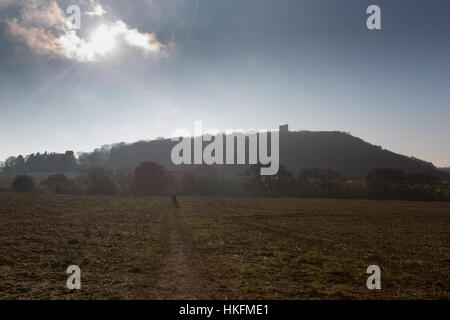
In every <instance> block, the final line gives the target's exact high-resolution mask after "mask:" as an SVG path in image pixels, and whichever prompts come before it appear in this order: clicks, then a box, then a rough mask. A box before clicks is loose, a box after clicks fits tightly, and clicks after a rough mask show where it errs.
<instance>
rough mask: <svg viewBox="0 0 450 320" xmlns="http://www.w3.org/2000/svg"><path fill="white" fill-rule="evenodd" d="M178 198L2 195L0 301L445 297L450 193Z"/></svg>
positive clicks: (449, 287)
mask: <svg viewBox="0 0 450 320" xmlns="http://www.w3.org/2000/svg"><path fill="white" fill-rule="evenodd" d="M179 202H180V206H181V207H180V208H173V207H172V205H171V202H170V199H169V198H164V197H155V198H153V197H102V196H79V195H76V196H75V195H67V196H62V195H49V194H15V193H0V299H382V298H384V299H417V298H419V299H423V298H425V299H449V298H450V276H449V266H450V248H449V246H450V203H448V202H447V203H445V202H442V203H438V202H435V203H429V202H407V201H368V200H328V199H258V198H252V199H244V198H242V199H241V198H213V197H211V198H196V197H180V198H179ZM70 265H78V266H79V267H80V269H81V289H80V290H69V289H68V288H67V286H66V281H67V278H68V277H69V275H68V274H67V273H66V269H67V267H68V266H70ZM370 265H378V266H379V267H380V268H381V290H369V289H367V287H366V280H367V278H368V277H369V276H370V275H369V274H367V273H366V269H367V267H368V266H370Z"/></svg>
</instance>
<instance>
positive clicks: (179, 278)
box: [155, 208, 209, 300]
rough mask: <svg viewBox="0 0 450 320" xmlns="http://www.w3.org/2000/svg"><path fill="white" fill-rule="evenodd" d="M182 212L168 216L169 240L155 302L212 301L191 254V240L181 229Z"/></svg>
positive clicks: (173, 212) (183, 227)
mask: <svg viewBox="0 0 450 320" xmlns="http://www.w3.org/2000/svg"><path fill="white" fill-rule="evenodd" d="M179 210H180V209H175V208H172V209H171V210H169V212H168V213H167V232H168V235H167V237H168V240H167V247H166V248H164V250H167V251H166V253H165V257H164V258H163V261H162V266H161V270H160V272H159V274H158V281H157V288H158V291H159V292H158V296H157V297H155V298H156V299H164V300H166V299H181V300H184V299H186V300H190V299H192V300H193V299H209V296H208V294H207V292H206V290H205V286H204V283H205V280H204V278H203V277H202V276H201V275H200V272H199V270H198V268H197V267H196V264H197V263H198V261H196V259H195V257H194V254H193V252H192V245H191V239H190V238H189V235H188V233H187V232H186V229H185V226H184V225H182V221H181V217H180V212H179Z"/></svg>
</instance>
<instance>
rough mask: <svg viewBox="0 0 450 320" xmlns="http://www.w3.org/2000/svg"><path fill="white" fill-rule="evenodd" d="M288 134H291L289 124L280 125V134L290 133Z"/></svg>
mask: <svg viewBox="0 0 450 320" xmlns="http://www.w3.org/2000/svg"><path fill="white" fill-rule="evenodd" d="M288 132H289V125H288V124H287V123H286V124H283V125H280V134H283V133H288Z"/></svg>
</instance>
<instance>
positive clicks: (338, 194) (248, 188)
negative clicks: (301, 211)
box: [11, 161, 450, 201]
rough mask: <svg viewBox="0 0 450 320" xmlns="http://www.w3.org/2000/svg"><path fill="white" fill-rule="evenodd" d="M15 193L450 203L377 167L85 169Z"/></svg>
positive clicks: (20, 180)
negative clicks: (237, 172)
mask: <svg viewBox="0 0 450 320" xmlns="http://www.w3.org/2000/svg"><path fill="white" fill-rule="evenodd" d="M11 190H12V191H16V192H33V191H40V192H49V193H56V194H93V195H138V196H165V195H170V194H179V195H195V196H213V195H218V196H248V197H251V196H257V197H302V198H358V199H381V200H422V201H450V185H449V184H447V183H445V182H443V181H441V180H440V179H439V178H437V177H434V176H429V175H425V174H406V173H404V172H403V171H401V170H399V169H375V170H373V171H371V172H370V173H369V174H368V176H367V178H366V179H365V180H349V179H347V178H346V177H345V176H344V175H343V174H342V173H341V172H340V171H338V170H335V169H301V170H300V171H299V172H298V173H297V175H294V174H293V173H292V172H290V171H289V170H287V169H286V167H284V166H280V170H279V172H278V174H276V175H273V176H261V175H260V166H259V165H253V166H250V167H249V169H248V170H247V172H246V173H245V175H244V176H235V177H229V176H220V175H218V174H217V171H216V169H215V167H214V166H206V165H204V166H191V167H189V168H187V169H183V170H178V171H169V170H167V169H166V168H165V167H164V166H162V165H159V164H157V163H155V162H150V161H145V162H142V163H141V164H139V165H138V166H137V167H136V168H135V169H134V170H127V169H118V170H115V171H113V170H110V169H107V168H105V167H91V168H85V169H83V170H82V172H81V173H80V174H77V175H76V176H74V177H69V176H67V175H65V174H64V173H58V174H53V175H50V176H49V177H47V178H46V179H45V180H43V181H41V182H40V183H39V184H38V183H36V182H35V181H34V179H33V177H32V176H31V175H26V174H22V175H18V176H17V177H16V178H15V179H14V181H13V183H12V185H11Z"/></svg>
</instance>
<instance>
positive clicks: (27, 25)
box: [0, 0, 168, 62]
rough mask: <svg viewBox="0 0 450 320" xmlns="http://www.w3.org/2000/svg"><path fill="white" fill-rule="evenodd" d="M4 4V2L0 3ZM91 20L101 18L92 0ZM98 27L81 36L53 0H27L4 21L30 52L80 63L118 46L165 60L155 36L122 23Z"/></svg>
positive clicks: (95, 3) (100, 8)
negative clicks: (16, 15) (16, 13)
mask: <svg viewBox="0 0 450 320" xmlns="http://www.w3.org/2000/svg"><path fill="white" fill-rule="evenodd" d="M0 1H1V2H0V4H5V5H6V3H7V2H6V1H5V0H0ZM90 4H91V5H90V7H91V11H87V12H86V14H87V15H88V16H90V17H92V18H95V17H99V16H103V15H104V14H105V13H106V11H105V10H104V9H103V7H102V6H101V4H99V3H97V2H95V1H91V2H90ZM103 21H104V19H102V22H101V23H99V24H97V25H96V27H95V28H94V29H93V32H92V33H91V34H90V35H89V36H86V37H81V36H80V35H79V34H78V33H79V32H78V31H77V30H75V26H74V25H73V24H72V23H71V22H70V21H69V19H68V16H67V15H66V14H65V13H64V11H63V10H62V9H61V8H60V7H59V5H58V4H57V2H56V1H52V2H49V1H46V0H29V1H26V2H23V3H22V7H21V13H20V16H19V17H17V18H13V19H8V20H6V23H7V26H8V30H9V34H10V36H11V37H13V38H14V39H17V40H19V41H21V42H22V43H24V44H25V45H26V46H27V47H28V48H29V49H30V50H31V51H32V52H33V53H36V54H41V55H49V56H51V57H59V58H64V59H70V60H77V61H80V62H87V61H97V60H99V59H101V58H102V57H104V56H106V55H107V54H109V53H111V52H112V51H113V49H114V48H115V47H116V46H117V45H118V44H121V45H124V46H128V47H130V48H133V49H136V50H138V51H140V52H141V53H142V54H143V55H144V56H145V57H148V56H151V57H165V56H167V55H168V52H167V50H168V47H167V46H166V45H164V44H163V43H161V42H159V40H158V38H157V36H156V34H155V33H145V32H140V31H139V30H138V29H135V28H130V27H129V26H128V25H127V24H126V23H125V22H123V21H121V20H116V21H110V22H103Z"/></svg>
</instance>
